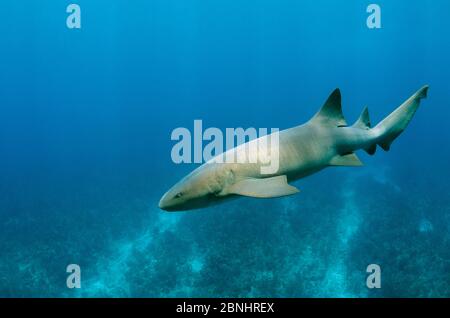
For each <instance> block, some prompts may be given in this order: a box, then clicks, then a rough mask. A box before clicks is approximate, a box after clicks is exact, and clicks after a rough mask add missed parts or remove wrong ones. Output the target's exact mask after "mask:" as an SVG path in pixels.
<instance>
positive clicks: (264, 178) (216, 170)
mask: <svg viewBox="0 0 450 318" xmlns="http://www.w3.org/2000/svg"><path fill="white" fill-rule="evenodd" d="M427 92H428V86H424V87H422V88H421V89H419V90H418V91H417V92H416V93H415V94H413V95H412V96H411V97H410V98H408V99H407V100H406V101H405V102H404V103H403V104H402V105H400V106H399V107H398V108H397V109H396V110H394V111H393V112H392V113H391V114H390V115H388V116H387V117H386V118H385V119H383V120H382V121H381V122H380V123H379V124H378V125H376V126H375V127H373V128H372V127H371V124H370V119H369V112H368V109H367V107H365V108H364V110H363V111H362V113H361V115H360V117H359V119H358V120H357V121H356V122H355V123H354V124H353V125H351V126H349V125H347V122H346V120H345V118H344V116H343V114H342V107H341V92H340V90H339V89H335V90H334V91H333V92H332V93H331V95H330V96H329V97H328V99H327V101H326V102H325V104H324V105H323V106H322V108H321V109H320V110H319V112H317V113H316V115H315V116H313V118H312V119H310V120H309V121H308V122H306V123H305V124H303V125H300V126H296V127H293V128H289V129H286V130H283V131H280V132H277V134H279V135H278V145H277V146H278V147H277V149H276V151H277V155H278V159H279V167H278V170H277V171H276V172H274V173H270V174H264V173H262V169H261V168H262V163H261V162H256V163H255V162H247V163H237V162H233V163H227V162H226V161H224V160H223V158H224V156H230V155H231V156H236V157H242V156H247V155H250V156H251V155H252V154H251V153H250V154H248V152H249V151H256V152H260V153H256V154H255V153H254V154H253V155H255V156H257V157H258V158H260V157H263V156H264V154H262V153H265V154H267V153H268V152H269V153H270V151H273V150H272V149H270V148H271V143H268V142H266V140H263V139H264V138H266V139H267V138H271V135H267V136H263V137H260V138H258V139H254V140H252V141H249V142H248V143H245V144H242V145H239V146H237V147H235V148H233V149H230V150H228V151H227V152H225V153H223V154H220V155H218V156H217V157H216V158H213V159H212V160H210V161H208V162H206V163H204V164H203V165H201V166H200V167H198V168H197V169H195V170H194V171H192V172H191V173H190V174H188V175H187V176H185V177H184V178H183V179H181V180H180V181H179V182H178V183H176V184H175V185H174V186H173V187H172V188H171V189H170V190H169V191H167V192H166V193H165V194H164V195H163V196H162V198H161V200H160V201H159V207H160V208H161V209H163V210H166V211H184V210H192V209H198V208H203V207H207V206H210V205H212V204H217V203H221V202H222V201H224V199H226V198H232V197H238V196H247V197H254V198H276V197H282V196H287V195H293V194H295V193H298V192H299V190H298V189H297V188H296V187H295V186H293V185H291V184H289V182H292V181H295V180H298V179H301V178H303V177H306V176H308V175H311V174H313V173H315V172H318V171H320V170H322V169H324V168H326V167H330V166H361V165H362V162H361V161H360V160H359V158H358V157H357V156H356V154H355V151H357V150H360V149H362V150H365V151H366V152H367V153H369V154H370V155H373V154H375V151H376V149H377V146H380V147H381V148H382V149H384V150H385V151H388V150H389V149H390V147H391V144H392V142H393V141H394V140H395V139H396V138H397V137H398V136H399V135H400V134H401V133H402V132H403V130H404V129H405V128H406V127H407V126H408V124H409V122H410V121H411V119H412V117H413V116H414V114H415V112H416V110H417V109H418V107H419V104H420V100H421V99H422V98H426V97H427ZM263 141H264V142H263ZM255 144H258V145H265V146H263V147H261V146H258V147H252V146H254V145H255ZM249 149H250V150H249Z"/></svg>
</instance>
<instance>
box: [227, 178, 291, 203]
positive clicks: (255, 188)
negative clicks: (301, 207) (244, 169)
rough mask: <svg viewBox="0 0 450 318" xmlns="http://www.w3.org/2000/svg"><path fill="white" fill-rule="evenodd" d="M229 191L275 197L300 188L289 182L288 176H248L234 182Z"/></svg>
mask: <svg viewBox="0 0 450 318" xmlns="http://www.w3.org/2000/svg"><path fill="white" fill-rule="evenodd" d="M228 192H229V193H233V194H239V195H243V196H247V197H255V198H275V197H282V196H286V195H291V194H295V193H298V192H299V190H298V189H297V188H296V187H293V186H291V185H289V184H288V183H287V177H286V176H284V175H283V176H277V177H272V178H261V179H257V178H246V179H243V180H240V181H238V182H236V183H235V184H233V185H232V186H231V187H230V188H229V189H228Z"/></svg>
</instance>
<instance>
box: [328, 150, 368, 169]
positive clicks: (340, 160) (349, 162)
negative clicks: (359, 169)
mask: <svg viewBox="0 0 450 318" xmlns="http://www.w3.org/2000/svg"><path fill="white" fill-rule="evenodd" d="M329 165H330V166H350V167H355V166H362V165H363V163H362V162H361V160H359V158H358V157H357V156H356V155H355V154H354V153H349V154H348V155H344V156H340V155H337V156H336V157H334V158H333V159H331V161H330V163H329Z"/></svg>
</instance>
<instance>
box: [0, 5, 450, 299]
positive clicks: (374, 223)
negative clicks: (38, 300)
mask: <svg viewBox="0 0 450 318" xmlns="http://www.w3.org/2000/svg"><path fill="white" fill-rule="evenodd" d="M69 3H70V2H68V1H51V0H45V1H44V0H42V1H24V0H21V1H2V2H1V4H0V29H1V30H2V31H1V44H0V48H1V50H0V57H1V59H0V154H1V156H0V169H1V173H0V193H1V194H0V242H1V243H0V296H3V297H12V296H17V297H24V296H32V297H44V296H51V297H98V296H108V297H119V296H125V297H132V296H137V297H147V296H151V297H174V296H178V297H185V296H190V297H201V296H203V297H205V296H206V297H213V296H216V297H219V296H220V297H226V296H235V297H236V296H239V297H246V296H254V297H262V296H264V297H299V296H301V297H400V296H403V297H431V296H435V297H450V195H449V190H450V189H449V181H448V180H450V170H449V169H448V162H449V160H450V149H449V147H448V145H449V137H450V131H449V129H448V127H449V124H448V118H449V116H450V105H449V101H450V82H449V80H448V74H449V73H450V58H449V56H450V32H449V31H450V19H449V18H448V12H449V11H450V3H449V2H448V1H446V0H433V1H412V0H397V1H387V0H377V1H376V3H378V4H379V5H380V6H381V10H382V15H381V18H382V28H381V29H374V30H371V29H368V28H367V26H366V18H367V16H368V13H366V7H367V5H369V4H370V2H369V1H362V0H358V1H356V0H354V1H348V0H346V1H344V0H340V1H337V0H336V1H325V0H314V1H313V0H308V1H306V0H305V1H298V0H296V1H294V0H292V1H288V0H280V1H269V0H258V1H256V0H244V1H227V0H214V1H205V0H152V1H137V0H136V1H119V0H117V1H114V0H109V1H106V0H101V1H100V0H99V1H88V0H78V1H76V3H78V4H79V5H80V6H81V10H82V11H81V19H82V28H81V29H80V30H71V29H68V28H67V27H66V17H67V15H68V14H67V13H66V6H67V5H68V4H69ZM424 84H429V85H430V91H429V97H428V99H426V100H424V101H423V104H422V106H421V108H420V109H419V110H418V112H417V114H416V116H415V118H414V119H413V121H412V122H411V124H410V126H409V127H408V128H407V130H406V131H405V132H404V134H402V135H401V136H400V137H399V138H398V139H397V140H396V141H395V142H394V144H393V146H392V149H391V151H390V152H387V153H386V152H383V151H382V150H381V149H379V150H378V152H377V154H376V155H375V156H373V157H371V156H368V155H367V154H365V153H359V154H358V156H359V157H360V158H361V160H362V161H363V162H364V163H365V166H364V167H363V168H329V169H326V170H324V171H321V172H320V173H318V174H315V175H313V176H310V177H308V178H306V179H304V180H300V181H298V182H297V183H296V186H298V188H300V189H301V192H300V193H299V194H297V195H295V196H291V197H286V198H283V199H274V200H263V201H261V200H255V199H245V198H242V199H240V200H235V201H232V202H229V203H226V204H223V205H220V206H216V207H213V208H208V209H204V210H199V211H197V212H184V213H166V212H163V211H161V210H160V209H159V208H158V206H157V204H158V200H159V198H160V196H161V195H162V194H163V193H164V192H165V191H166V190H167V189H168V188H169V187H170V186H171V185H173V184H174V183H175V182H176V181H178V180H179V179H180V178H181V177H183V176H184V175H185V174H186V173H187V172H189V171H190V170H192V169H194V168H195V167H196V166H197V165H195V164H191V165H176V164H174V163H173V162H172V160H171V157H170V150H171V147H172V146H173V144H174V143H173V142H172V141H171V140H170V134H171V132H172V130H173V129H174V128H176V127H187V128H191V127H192V126H193V121H194V120H195V119H202V120H203V124H204V125H205V126H206V127H219V128H221V129H225V128H226V127H239V126H241V127H279V128H280V129H285V128H288V127H292V126H295V125H298V124H301V123H303V122H305V121H306V120H308V119H309V118H310V117H311V116H312V115H313V114H314V113H315V112H316V111H317V110H318V108H319V107H320V106H321V105H322V103H323V102H324V101H325V99H326V98H327V96H328V95H329V93H330V92H331V91H332V90H333V89H334V88H336V87H339V88H340V89H341V91H342V95H343V109H344V113H345V116H346V118H347V119H348V121H349V122H353V121H354V120H356V118H357V116H358V114H359V113H360V111H361V110H362V108H363V106H365V105H367V106H369V111H370V114H371V119H372V122H373V123H377V122H379V121H380V120H381V119H382V118H384V117H385V116H386V115H387V114H389V113H390V112H391V111H392V110H393V109H395V108H396V107H397V106H398V105H400V103H401V102H403V101H404V100H405V99H406V98H407V97H409V96H410V95H411V94H412V93H414V92H415V91H416V90H417V89H419V88H420V87H421V86H423V85H424ZM72 263H74V264H79V265H80V267H81V270H82V275H81V284H82V288H81V289H68V288H67V287H66V278H67V276H68V274H67V273H66V266H67V265H68V264H72ZM369 264H379V265H380V266H381V269H382V276H381V277H382V288H381V289H368V288H367V287H366V277H367V275H368V274H367V273H366V267H367V265H369Z"/></svg>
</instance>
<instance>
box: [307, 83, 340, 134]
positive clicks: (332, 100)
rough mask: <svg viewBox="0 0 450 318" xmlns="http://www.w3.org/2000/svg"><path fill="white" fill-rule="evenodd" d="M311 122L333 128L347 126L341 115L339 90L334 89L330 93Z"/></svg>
mask: <svg viewBox="0 0 450 318" xmlns="http://www.w3.org/2000/svg"><path fill="white" fill-rule="evenodd" d="M311 122H314V123H321V124H325V125H333V126H346V125H347V122H346V121H345V118H344V115H343V114H342V107H341V91H340V90H339V88H336V89H335V90H334V91H333V92H332V93H331V95H330V96H329V97H328V99H327V101H326V102H325V104H324V105H323V106H322V108H321V109H320V110H319V112H318V113H317V114H316V115H314V117H313V118H312V119H311Z"/></svg>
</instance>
